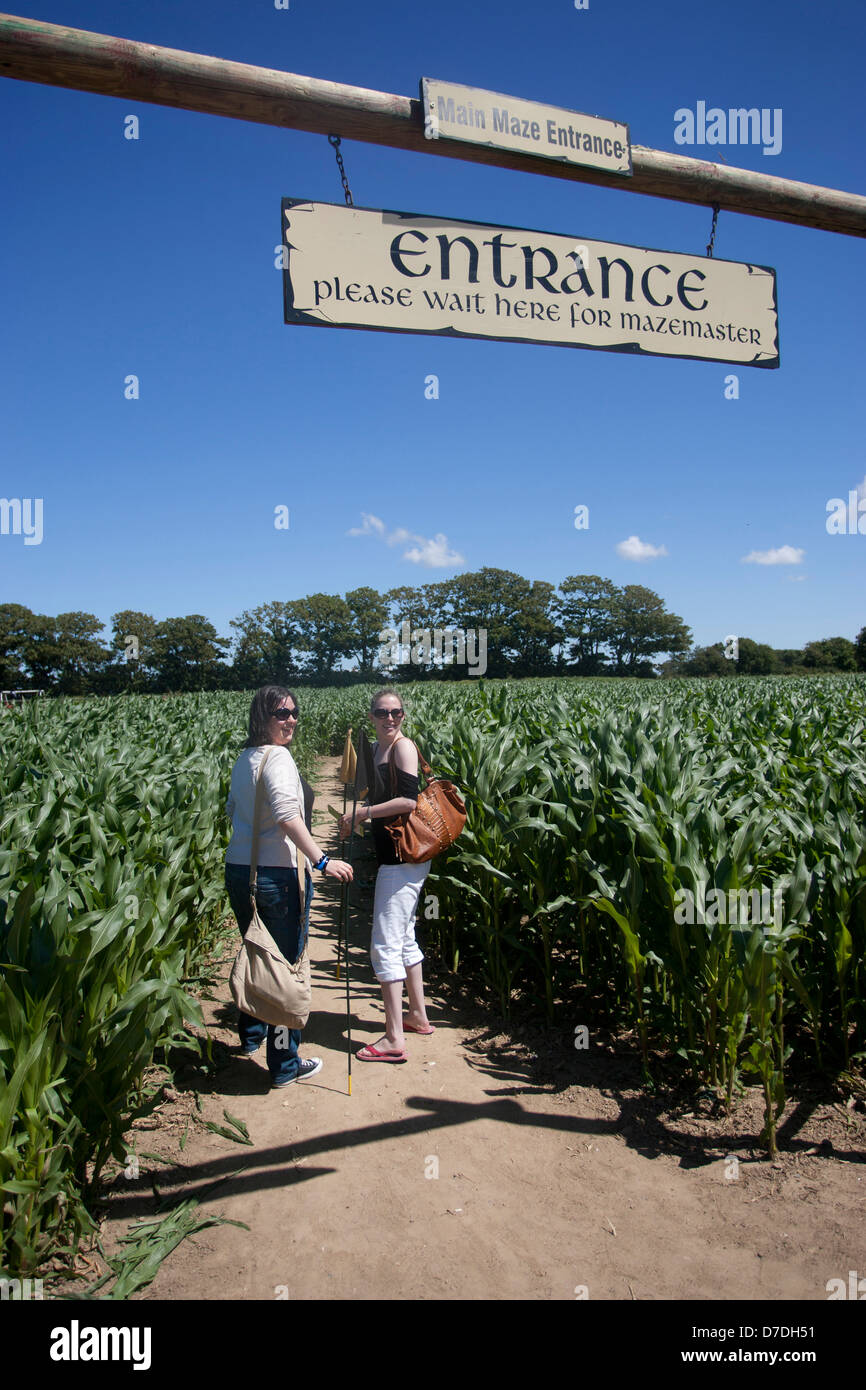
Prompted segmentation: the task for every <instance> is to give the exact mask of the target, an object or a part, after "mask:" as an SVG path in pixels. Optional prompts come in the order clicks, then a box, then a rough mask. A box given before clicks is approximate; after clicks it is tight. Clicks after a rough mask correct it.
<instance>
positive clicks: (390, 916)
mask: <svg viewBox="0 0 866 1390" xmlns="http://www.w3.org/2000/svg"><path fill="white" fill-rule="evenodd" d="M429 872H430V862H429V860H428V862H427V863H426V864H382V865H380V867H379V872H378V873H377V875H376V893H375V897H374V899H373V935H372V938H371V941H370V959H371V961H372V962H373V971H374V973H375V976H376V979H377V980H378V981H379V983H380V984H387V982H388V981H389V980H405V978H406V970H407V969H408V967H409V966H410V965H418V964H419V962H420V961H422V960H423V959H424V953H423V951H422V950H421V949H420V948H419V946H418V943H417V941H416V940H415V909H416V908H417V906H418V897H419V895H420V893H421V888H422V886H423V883H424V880H425V878H426V877H427V875H428V874H429Z"/></svg>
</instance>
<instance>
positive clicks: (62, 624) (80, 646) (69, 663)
mask: <svg viewBox="0 0 866 1390" xmlns="http://www.w3.org/2000/svg"><path fill="white" fill-rule="evenodd" d="M102 628H103V623H102V621H101V620H100V619H99V618H97V617H96V616H95V615H94V614H93V613H58V615H57V617H56V618H55V619H54V650H55V655H54V666H55V678H56V688H57V690H58V691H59V692H60V693H61V694H63V695H85V694H87V693H88V692H89V691H90V690H93V689H94V688H95V687H96V685H97V684H98V679H99V675H100V673H101V672H102V671H103V670H104V669H105V666H106V665H107V664H108V662H109V661H110V659H111V653H110V651H109V649H108V648H107V647H106V645H105V643H104V642H103V641H102V640H101V638H100V637H99V633H101V632H102Z"/></svg>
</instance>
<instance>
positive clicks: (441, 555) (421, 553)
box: [403, 531, 463, 570]
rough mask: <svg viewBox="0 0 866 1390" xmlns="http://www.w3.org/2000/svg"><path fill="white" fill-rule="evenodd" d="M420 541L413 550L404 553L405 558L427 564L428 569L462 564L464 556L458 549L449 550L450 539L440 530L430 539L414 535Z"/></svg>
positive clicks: (414, 562)
mask: <svg viewBox="0 0 866 1390" xmlns="http://www.w3.org/2000/svg"><path fill="white" fill-rule="evenodd" d="M412 539H413V540H415V541H418V542H419V544H418V545H416V546H415V547H414V548H413V549H412V550H407V551H405V552H404V554H403V559H404V560H411V561H412V562H413V564H416V565H425V566H426V568H427V569H431V570H432V569H446V568H448V567H449V566H451V565H462V564H463V556H462V555H458V553H457V551H456V550H449V548H448V539H447V537H446V536H443V534H442V532H441V531H439V532H437V534H436V535H435V536H434V537H433V539H432V540H430V541H425V539H424V537H423V536H413V538H412Z"/></svg>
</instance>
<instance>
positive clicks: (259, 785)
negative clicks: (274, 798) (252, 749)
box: [250, 745, 274, 901]
mask: <svg viewBox="0 0 866 1390" xmlns="http://www.w3.org/2000/svg"><path fill="white" fill-rule="evenodd" d="M273 751H274V750H273V745H272V746H271V747H270V748H269V749H268V751H267V753H265V756H264V757H263V758H262V760H261V762H260V763H259V770H258V772H257V773H256V804H255V806H254V808H253V839H252V844H251V846H250V897H251V898H252V899H253V901H255V896H256V883H257V882H258V872H259V821H260V819H261V814H262V802H263V801H264V799H265V784H264V782H263V781H262V772H263V771H264V766H265V763H266V762H267V761H268V758H269V757H270V756H271V753H272V752H273Z"/></svg>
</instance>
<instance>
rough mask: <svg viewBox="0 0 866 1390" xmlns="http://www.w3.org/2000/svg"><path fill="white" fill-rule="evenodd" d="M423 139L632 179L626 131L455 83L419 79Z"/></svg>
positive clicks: (576, 114) (562, 110)
mask: <svg viewBox="0 0 866 1390" xmlns="http://www.w3.org/2000/svg"><path fill="white" fill-rule="evenodd" d="M421 102H422V105H423V107H424V134H425V135H426V137H427V139H428V140H439V139H442V138H445V139H448V140H468V141H470V142H471V143H472V144H473V145H493V146H495V147H496V148H497V149H501V150H518V151H519V152H520V153H521V154H534V155H540V156H541V157H542V158H543V159H557V160H560V161H561V162H564V163H566V164H582V165H584V166H585V167H586V166H588V167H589V168H592V169H604V170H606V171H607V173H609V174H626V175H630V174H631V147H630V144H629V133H628V126H627V125H623V124H622V123H621V122H619V121H605V120H602V119H601V117H600V116H586V115H584V114H583V113H582V112H581V111H569V110H567V109H566V108H565V107H562V106H544V105H542V104H541V103H540V102H537V101H523V100H522V99H521V98H520V97H508V96H504V95H502V94H501V93H499V92H485V91H482V90H480V89H479V88H476V87H463V86H461V85H460V84H459V83H457V82H439V81H437V80H436V79H434V78H432V77H423V78H422V79H421Z"/></svg>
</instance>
